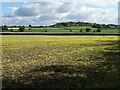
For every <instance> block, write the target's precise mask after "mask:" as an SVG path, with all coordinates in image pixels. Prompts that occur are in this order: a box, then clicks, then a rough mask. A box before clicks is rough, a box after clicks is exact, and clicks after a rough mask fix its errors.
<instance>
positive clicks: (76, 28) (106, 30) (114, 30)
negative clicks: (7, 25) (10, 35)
mask: <svg viewBox="0 0 120 90" xmlns="http://www.w3.org/2000/svg"><path fill="white" fill-rule="evenodd" d="M86 28H91V27H90V26H74V27H67V29H65V28H52V27H45V28H31V30H29V29H28V28H26V29H25V30H24V32H45V31H46V30H47V32H63V33H64V32H70V29H71V30H72V31H71V32H76V33H79V32H80V33H105V34H118V29H117V28H101V32H94V31H96V30H97V28H91V31H90V32H86V31H85V29H86ZM80 30H82V32H81V31H80ZM7 32H11V31H10V29H9V30H8V31H7ZM13 32H18V29H13Z"/></svg>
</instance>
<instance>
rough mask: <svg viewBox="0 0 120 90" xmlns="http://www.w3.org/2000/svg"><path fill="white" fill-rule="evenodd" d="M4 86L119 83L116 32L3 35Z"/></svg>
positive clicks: (97, 85) (92, 85)
mask: <svg viewBox="0 0 120 90" xmlns="http://www.w3.org/2000/svg"><path fill="white" fill-rule="evenodd" d="M2 37H3V38H2V39H3V41H2V46H3V47H2V48H3V58H2V65H3V87H8V88H10V87H11V88H19V87H21V88H25V87H28V88H30V87H33V88H50V87H51V88H100V87H103V88H104V87H107V88H114V87H119V85H120V84H119V81H120V80H119V78H118V76H119V71H118V69H119V58H118V55H119V50H118V37H117V36H30V35H26V36H23V35H22V36H17V35H14V36H12V35H11V36H9V35H6V36H5V35H4V36H2Z"/></svg>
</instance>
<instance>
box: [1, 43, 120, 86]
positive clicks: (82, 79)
mask: <svg viewBox="0 0 120 90" xmlns="http://www.w3.org/2000/svg"><path fill="white" fill-rule="evenodd" d="M109 45H110V44H109ZM111 45H113V47H111V48H106V49H105V50H106V51H103V52H102V56H103V57H104V62H100V63H99V65H95V66H92V67H88V66H81V65H79V66H78V65H66V64H65V65H49V66H44V67H41V66H37V67H35V68H34V69H32V70H30V71H29V72H27V73H25V74H24V76H22V77H18V79H16V80H12V79H4V80H3V86H4V87H6V88H115V87H119V85H120V84H119V83H120V82H119V81H120V78H119V77H118V76H119V74H120V73H119V71H118V69H119V64H120V63H119V50H118V42H113V43H111Z"/></svg>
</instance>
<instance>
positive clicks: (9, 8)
mask: <svg viewBox="0 0 120 90" xmlns="http://www.w3.org/2000/svg"><path fill="white" fill-rule="evenodd" d="M29 1H30V0H29ZM33 1H34V2H27V0H26V1H25V0H24V1H22V0H21V1H20V0H19V2H18V1H17V2H8V1H7V0H4V2H1V4H2V12H0V15H1V16H2V24H3V25H5V24H6V25H29V24H31V25H52V24H55V23H57V22H66V21H84V22H94V23H103V24H117V23H118V1H119V0H66V2H64V1H65V0H51V2H47V1H44V2H43V1H42V0H39V1H38V0H36V1H37V2H35V0H33ZM49 1H50V0H49Z"/></svg>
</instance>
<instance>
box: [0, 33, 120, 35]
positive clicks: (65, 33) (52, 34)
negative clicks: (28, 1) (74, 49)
mask: <svg viewBox="0 0 120 90" xmlns="http://www.w3.org/2000/svg"><path fill="white" fill-rule="evenodd" d="M0 35H106V36H107V35H113V36H119V35H120V34H119V33H118V34H105V33H72V32H70V33H68V32H67V33H65V32H64V33H62V32H61V33H60V32H59V33H58V32H57V33H56V32H55V33H54V32H45V33H41V32H40V33H38V32H32V33H31V32H17V33H16V32H0Z"/></svg>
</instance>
